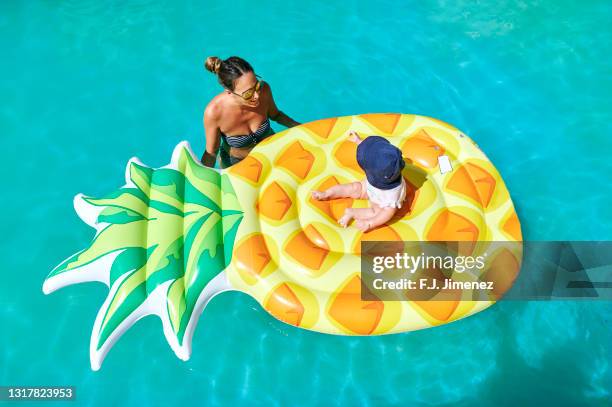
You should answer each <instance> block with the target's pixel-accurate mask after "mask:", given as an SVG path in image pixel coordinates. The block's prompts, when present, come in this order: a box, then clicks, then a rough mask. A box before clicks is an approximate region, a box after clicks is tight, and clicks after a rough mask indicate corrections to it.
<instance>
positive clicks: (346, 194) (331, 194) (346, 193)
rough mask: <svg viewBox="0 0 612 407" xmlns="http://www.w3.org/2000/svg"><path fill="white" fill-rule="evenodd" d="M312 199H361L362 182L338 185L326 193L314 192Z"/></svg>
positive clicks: (328, 189)
mask: <svg viewBox="0 0 612 407" xmlns="http://www.w3.org/2000/svg"><path fill="white" fill-rule="evenodd" d="M312 197H313V198H314V199H316V200H318V201H324V200H328V199H338V198H353V199H359V198H360V197H361V182H351V183H349V184H338V185H334V186H333V187H329V188H327V189H326V190H325V191H312Z"/></svg>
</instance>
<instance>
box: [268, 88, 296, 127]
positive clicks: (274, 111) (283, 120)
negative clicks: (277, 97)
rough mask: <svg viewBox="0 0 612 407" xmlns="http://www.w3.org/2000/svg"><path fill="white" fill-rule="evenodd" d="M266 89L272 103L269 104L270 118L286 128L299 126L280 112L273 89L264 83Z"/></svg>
mask: <svg viewBox="0 0 612 407" xmlns="http://www.w3.org/2000/svg"><path fill="white" fill-rule="evenodd" d="M264 89H266V90H267V91H268V93H269V95H270V103H269V104H268V117H269V118H270V119H272V120H274V121H275V122H276V123H278V124H282V125H283V126H285V127H293V126H299V125H300V123H298V122H296V121H295V120H293V119H292V118H291V117H289V116H287V115H286V114H285V113H283V112H281V111H280V110H278V107H276V103H275V102H274V97H273V96H272V88H271V87H270V85H268V83H267V82H265V83H264Z"/></svg>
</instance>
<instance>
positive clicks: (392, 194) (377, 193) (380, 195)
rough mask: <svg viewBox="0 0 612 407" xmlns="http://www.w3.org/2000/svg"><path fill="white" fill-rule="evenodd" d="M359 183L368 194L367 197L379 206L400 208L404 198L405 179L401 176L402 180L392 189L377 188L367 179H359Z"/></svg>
mask: <svg viewBox="0 0 612 407" xmlns="http://www.w3.org/2000/svg"><path fill="white" fill-rule="evenodd" d="M361 185H362V186H363V187H364V188H365V190H366V193H367V194H368V199H369V200H370V201H371V202H372V203H375V204H376V205H378V206H380V207H381V208H401V207H402V203H403V202H404V199H406V181H405V180H404V177H402V182H401V183H400V184H399V185H398V186H396V187H395V188H393V189H379V188H376V187H373V186H372V185H370V183H369V182H368V179H367V178H366V179H364V180H363V181H361Z"/></svg>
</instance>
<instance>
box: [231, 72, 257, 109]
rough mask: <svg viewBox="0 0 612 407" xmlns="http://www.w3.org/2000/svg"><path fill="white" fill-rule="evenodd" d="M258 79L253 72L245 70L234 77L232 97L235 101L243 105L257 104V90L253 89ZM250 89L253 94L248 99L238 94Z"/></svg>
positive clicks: (251, 105)
mask: <svg viewBox="0 0 612 407" xmlns="http://www.w3.org/2000/svg"><path fill="white" fill-rule="evenodd" d="M258 81H259V80H258V79H257V78H256V77H255V74H254V73H253V72H247V73H245V74H244V75H242V76H240V77H239V78H238V79H236V83H235V85H234V95H233V96H234V98H236V100H237V102H238V103H239V104H241V105H244V106H249V107H257V106H259V90H255V89H256V87H257V83H258ZM249 90H250V91H252V92H251V93H252V94H253V95H252V96H251V97H250V99H248V100H246V99H244V98H242V97H240V96H239V95H243V94H244V93H245V92H248V91H249Z"/></svg>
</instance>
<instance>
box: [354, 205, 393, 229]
mask: <svg viewBox="0 0 612 407" xmlns="http://www.w3.org/2000/svg"><path fill="white" fill-rule="evenodd" d="M369 209H372V210H373V213H374V215H373V216H371V217H369V218H361V219H358V220H357V222H355V226H356V227H357V228H358V229H360V230H361V231H362V232H367V231H370V230H372V229H375V228H377V227H378V226H380V225H383V224H384V223H386V222H388V221H389V220H391V218H393V215H395V212H397V208H380V207H378V206H375V207H372V208H369ZM355 219H357V217H356V216H355Z"/></svg>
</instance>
